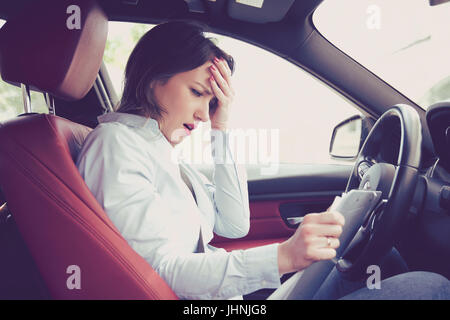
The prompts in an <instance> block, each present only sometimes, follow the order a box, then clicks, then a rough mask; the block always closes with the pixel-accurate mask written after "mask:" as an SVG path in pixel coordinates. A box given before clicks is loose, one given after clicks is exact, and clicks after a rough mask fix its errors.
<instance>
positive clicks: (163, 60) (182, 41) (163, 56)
mask: <svg viewBox="0 0 450 320" xmlns="http://www.w3.org/2000/svg"><path fill="white" fill-rule="evenodd" d="M206 31H207V27H206V26H205V25H204V24H201V23H199V22H193V21H171V22H165V23H162V24H159V25H157V26H155V27H154V28H152V29H150V30H149V31H148V32H147V33H146V34H144V35H143V36H142V38H141V39H140V40H139V41H138V43H137V44H136V47H135V48H134V49H133V52H132V53H131V55H130V57H129V58H128V62H127V66H126V69H125V79H124V89H123V94H122V98H121V100H120V102H119V105H118V108H117V110H116V111H117V112H125V113H132V114H138V115H142V116H145V117H151V118H153V119H155V120H159V119H160V117H161V115H162V113H163V112H166V111H165V110H164V109H163V108H162V107H161V106H159V105H158V104H157V102H156V100H155V97H154V95H153V92H152V90H151V89H150V84H151V83H152V82H153V81H155V82H156V81H160V82H161V83H163V84H164V83H165V82H167V81H168V80H169V78H170V77H172V76H174V75H175V74H177V73H180V72H185V71H189V70H192V69H195V68H197V67H199V66H201V65H203V64H204V63H206V62H207V61H209V60H213V59H214V57H218V58H224V59H225V60H226V61H227V63H228V65H229V67H230V69H231V71H232V72H234V61H233V58H232V57H231V56H230V55H228V54H227V53H225V52H224V51H223V50H221V49H220V48H219V47H217V46H216V45H215V44H214V42H213V39H211V38H206V37H205V36H204V34H203V32H206ZM216 104H217V101H216V99H213V100H211V103H210V108H215V107H216Z"/></svg>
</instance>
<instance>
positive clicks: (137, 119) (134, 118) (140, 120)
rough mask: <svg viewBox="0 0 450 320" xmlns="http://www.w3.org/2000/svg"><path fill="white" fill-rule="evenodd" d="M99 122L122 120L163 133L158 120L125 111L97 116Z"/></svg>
mask: <svg viewBox="0 0 450 320" xmlns="http://www.w3.org/2000/svg"><path fill="white" fill-rule="evenodd" d="M97 120H98V122H99V123H105V122H120V123H122V124H124V125H126V126H129V127H135V128H145V129H149V130H151V131H153V132H156V133H161V131H160V129H159V124H158V121H156V120H155V119H153V118H147V117H144V116H140V115H137V114H131V113H123V112H109V113H105V114H102V115H101V116H98V117H97Z"/></svg>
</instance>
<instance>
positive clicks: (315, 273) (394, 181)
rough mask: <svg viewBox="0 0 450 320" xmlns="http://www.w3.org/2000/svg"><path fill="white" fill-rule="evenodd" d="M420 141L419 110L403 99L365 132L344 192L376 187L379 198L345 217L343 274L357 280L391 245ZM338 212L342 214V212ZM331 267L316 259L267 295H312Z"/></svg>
mask: <svg viewBox="0 0 450 320" xmlns="http://www.w3.org/2000/svg"><path fill="white" fill-rule="evenodd" d="M421 145H422V125H421V122H420V118H419V115H418V113H417V112H416V110H414V109H413V108H412V107H411V106H408V105H404V104H398V105H395V106H394V107H392V108H391V109H389V110H387V111H386V112H385V113H384V114H383V115H382V116H381V117H380V118H379V119H378V121H377V122H376V123H375V125H374V126H373V128H372V130H371V131H370V133H369V135H368V136H367V138H366V141H365V142H364V144H363V146H362V148H361V150H360V152H359V154H358V156H357V160H356V162H355V165H354V167H353V170H352V172H351V174H350V177H349V180H348V183H347V188H346V192H350V191H351V190H353V189H359V190H372V191H381V193H382V196H381V199H382V200H381V202H380V203H379V205H378V206H376V207H375V209H374V210H372V211H371V212H369V213H366V212H363V213H361V215H364V216H362V217H359V219H349V220H350V221H349V220H347V217H346V224H345V225H344V228H343V232H342V234H341V237H340V240H341V246H340V247H339V248H338V250H337V257H339V260H338V261H337V263H336V268H337V270H338V271H339V272H340V273H341V274H342V275H343V276H344V277H345V278H348V279H352V280H357V279H362V277H364V276H366V277H367V273H366V270H367V269H366V268H367V267H368V266H369V265H376V264H377V263H380V261H381V260H382V258H383V257H384V256H385V255H386V254H387V253H388V252H389V251H390V250H391V249H392V247H393V245H394V241H395V236H397V235H398V234H399V232H400V231H401V230H402V225H403V224H404V222H405V221H406V218H407V217H408V212H409V208H410V206H411V204H412V201H413V197H414V193H415V189H416V184H417V180H418V176H419V166H420V160H421ZM361 167H362V168H363V169H361ZM361 171H362V172H364V174H363V175H362V172H361ZM361 178H362V179H361ZM360 180H361V181H360ZM342 213H343V214H344V216H345V212H342ZM361 222H362V223H361ZM355 230H357V231H356V232H355ZM342 239H348V240H347V241H342ZM334 266H335V263H334V262H333V261H331V260H324V261H319V262H315V263H313V264H312V265H311V266H309V267H308V268H306V269H305V270H303V271H299V272H297V274H295V275H294V276H292V277H291V278H290V279H288V280H287V281H286V282H285V283H283V286H282V288H280V289H281V290H280V289H278V290H277V291H276V292H275V293H274V294H272V296H270V297H269V298H270V299H312V298H313V297H314V295H315V294H316V292H317V291H318V290H319V288H320V286H321V285H322V283H323V281H324V280H325V279H326V277H327V276H328V274H329V273H330V272H331V271H332V269H333V268H334ZM283 287H284V288H283Z"/></svg>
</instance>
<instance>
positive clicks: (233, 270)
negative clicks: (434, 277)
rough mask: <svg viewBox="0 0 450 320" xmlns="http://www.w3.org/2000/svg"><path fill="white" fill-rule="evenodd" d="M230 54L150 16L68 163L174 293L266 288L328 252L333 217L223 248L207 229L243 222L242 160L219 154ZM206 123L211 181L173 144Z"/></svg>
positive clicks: (223, 145) (338, 226)
mask: <svg viewBox="0 0 450 320" xmlns="http://www.w3.org/2000/svg"><path fill="white" fill-rule="evenodd" d="M233 70H234V63H233V59H232V58H231V56H229V55H228V54H226V53H225V52H224V51H222V50H221V49H220V48H218V47H217V46H216V45H215V44H214V43H213V42H212V41H211V40H210V39H207V38H205V37H204V35H203V29H202V26H200V25H198V24H194V23H187V22H181V21H178V22H169V23H164V24H160V25H158V26H156V27H154V28H153V29H151V30H150V31H149V32H147V33H146V34H145V35H144V36H143V37H142V38H141V39H140V40H139V42H138V44H137V45H136V47H135V48H134V50H133V52H132V53H131V55H130V58H129V60H128V63H127V66H126V71H125V83H124V92H123V96H122V99H121V101H120V105H119V107H118V109H117V112H114V113H109V114H105V115H103V116H100V117H99V126H98V127H97V128H96V129H95V130H93V131H92V133H91V134H90V135H89V136H88V137H87V139H86V141H85V143H84V145H83V148H82V151H81V153H80V155H79V158H78V161H77V166H78V168H79V171H80V173H81V175H82V176H83V178H84V179H85V181H86V184H87V185H88V187H89V189H90V190H91V191H92V193H93V194H94V196H95V197H96V199H97V200H98V201H99V203H100V204H101V205H102V206H103V208H104V209H105V211H106V213H107V214H108V216H109V217H110V218H111V220H112V222H113V223H114V224H115V225H116V227H117V228H118V229H119V231H120V232H121V234H122V235H123V236H124V238H125V239H126V240H127V241H128V243H129V244H130V245H131V246H132V248H133V249H134V250H136V251H137V252H138V253H139V254H140V255H141V256H143V257H144V258H145V259H146V260H147V261H148V262H149V264H150V265H151V266H152V267H153V268H154V269H155V270H156V271H157V272H158V273H159V274H160V275H161V277H162V278H163V279H164V280H165V281H166V282H167V283H168V284H169V286H171V288H172V289H173V290H174V291H175V293H176V294H177V295H178V296H179V297H180V298H186V299H213V298H214V299H228V298H232V297H240V296H241V295H243V294H247V293H251V292H254V291H256V290H258V289H261V288H277V287H279V286H280V276H281V275H283V274H285V273H290V272H294V271H298V270H302V269H304V268H306V267H307V266H309V265H310V264H311V263H313V262H314V261H318V260H323V259H332V258H333V257H334V256H335V255H336V251H335V249H336V248H337V247H338V246H339V239H338V238H339V235H340V234H341V232H342V226H343V225H344V217H343V216H342V215H341V214H340V213H338V212H324V213H319V214H310V215H307V216H306V217H305V219H304V221H303V223H302V225H301V227H300V228H298V230H297V231H296V232H295V234H294V235H293V236H292V237H291V238H289V239H288V240H287V241H285V242H283V243H280V244H278V243H276V244H271V245H266V246H261V247H257V248H252V249H247V250H237V251H232V252H226V251H225V250H223V249H217V248H214V247H212V246H210V245H209V244H208V243H209V242H210V240H211V239H212V237H213V233H216V234H218V235H220V236H224V237H228V238H239V237H243V236H245V235H246V234H247V233H248V230H249V214H250V213H249V204H248V192H247V180H246V175H245V170H244V169H243V168H241V167H240V166H238V165H237V164H236V163H235V162H234V159H233V157H232V155H231V153H230V149H229V144H228V134H227V125H228V118H229V114H230V112H231V105H232V101H233V96H234V89H233V86H232V81H231V75H232V73H233ZM208 120H210V121H211V138H212V139H211V146H212V156H213V159H214V174H213V178H212V182H210V181H209V180H208V179H207V178H206V177H204V176H203V175H201V174H200V173H198V172H197V171H196V170H195V169H193V168H192V167H190V166H188V165H186V164H185V163H183V162H182V161H174V159H173V156H172V152H173V150H174V147H175V146H176V145H177V144H178V143H180V142H181V141H182V140H183V139H184V137H186V136H187V135H189V134H190V132H191V131H192V130H195V128H196V127H197V126H198V124H199V122H206V121H208Z"/></svg>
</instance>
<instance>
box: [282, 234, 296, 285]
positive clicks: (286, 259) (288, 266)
mask: <svg viewBox="0 0 450 320" xmlns="http://www.w3.org/2000/svg"><path fill="white" fill-rule="evenodd" d="M288 251H289V250H288V243H287V241H284V242H282V243H280V244H279V245H278V272H279V273H280V277H281V276H282V275H283V274H285V273H290V272H293V271H295V270H294V268H293V267H292V263H291V259H290V255H289V253H288Z"/></svg>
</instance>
